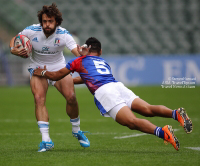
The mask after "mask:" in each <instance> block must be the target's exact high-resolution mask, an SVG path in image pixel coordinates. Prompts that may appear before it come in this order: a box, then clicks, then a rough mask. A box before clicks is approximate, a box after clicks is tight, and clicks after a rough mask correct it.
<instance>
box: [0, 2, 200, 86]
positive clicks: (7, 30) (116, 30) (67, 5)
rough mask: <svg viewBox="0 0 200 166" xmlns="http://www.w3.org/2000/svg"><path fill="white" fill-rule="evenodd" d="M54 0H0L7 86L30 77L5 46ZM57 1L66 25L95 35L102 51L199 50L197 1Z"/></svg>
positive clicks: (82, 35)
mask: <svg viewBox="0 0 200 166" xmlns="http://www.w3.org/2000/svg"><path fill="white" fill-rule="evenodd" d="M52 2H53V1H49V0H9V3H8V1H6V0H0V5H1V10H0V31H1V32H0V41H1V43H3V44H1V48H0V49H1V54H0V57H1V61H0V62H1V64H2V65H1V68H0V74H1V78H0V85H4V84H8V81H7V82H6V80H8V78H12V77H16V78H21V79H22V80H21V81H19V80H17V81H15V83H14V84H23V83H24V82H25V81H24V80H25V79H27V78H24V77H21V76H20V75H21V73H23V72H22V70H23V68H22V67H21V68H19V66H20V65H23V63H24V60H23V59H21V58H18V57H15V56H13V55H10V53H9V50H8V48H7V46H8V43H9V40H10V39H11V37H13V36H14V35H16V34H17V33H18V32H20V31H21V30H23V29H24V28H25V27H27V26H29V25H31V24H33V23H38V20H37V11H39V10H40V9H41V8H42V6H43V5H51V3H52ZM56 4H57V6H58V8H59V9H60V10H61V12H62V14H63V19H64V21H63V23H62V27H65V28H66V29H67V30H68V31H69V32H71V33H74V32H75V33H76V34H77V36H78V38H79V39H80V43H84V42H85V40H86V39H87V38H88V37H89V36H95V37H97V38H98V39H99V40H100V41H101V42H102V47H103V53H104V55H107V56H109V55H110V56H112V55H116V54H117V55H125V54H129V55H140V56H141V55H169V54H180V55H183V56H184V55H186V54H198V53H200V47H199V46H200V1H199V0H151V1H150V0H56ZM5 55H6V59H5V58H2V57H3V56H5ZM7 61H8V62H7ZM26 61H27V60H26ZM16 62H17V63H16ZM6 64H11V65H9V67H8V66H7V65H6ZM6 66H7V67H6ZM13 70H14V71H15V73H13ZM5 71H6V72H5ZM8 73H13V74H12V75H13V76H9V74H8ZM14 80H16V79H14ZM10 82H13V81H10ZM9 84H12V83H9Z"/></svg>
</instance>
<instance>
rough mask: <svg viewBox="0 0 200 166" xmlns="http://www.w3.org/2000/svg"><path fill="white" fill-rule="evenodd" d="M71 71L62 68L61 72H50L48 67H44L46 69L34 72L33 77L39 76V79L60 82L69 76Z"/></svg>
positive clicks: (38, 69)
mask: <svg viewBox="0 0 200 166" xmlns="http://www.w3.org/2000/svg"><path fill="white" fill-rule="evenodd" d="M70 72H71V71H70V70H68V69H67V68H65V67H64V68H62V69H60V70H59V71H55V72H50V71H47V70H46V66H44V69H41V68H37V69H35V70H34V73H33V75H34V76H39V77H45V78H47V79H50V80H53V81H58V80H60V79H62V78H63V77H65V76H66V75H68V74H69V73H70Z"/></svg>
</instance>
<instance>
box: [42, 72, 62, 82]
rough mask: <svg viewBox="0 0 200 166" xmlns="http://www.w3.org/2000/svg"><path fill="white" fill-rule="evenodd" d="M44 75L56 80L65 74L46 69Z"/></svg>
mask: <svg viewBox="0 0 200 166" xmlns="http://www.w3.org/2000/svg"><path fill="white" fill-rule="evenodd" d="M44 77H45V78H47V79H50V80H53V81H58V80H60V79H62V78H63V77H65V75H61V74H58V72H49V71H46V72H45V74H44Z"/></svg>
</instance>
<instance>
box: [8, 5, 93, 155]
mask: <svg viewBox="0 0 200 166" xmlns="http://www.w3.org/2000/svg"><path fill="white" fill-rule="evenodd" d="M38 20H39V24H33V25H31V26H28V27H26V28H25V29H24V30H23V31H21V32H20V33H19V34H20V35H25V36H27V37H28V38H29V39H30V41H31V43H32V47H33V54H32V56H30V60H31V62H32V63H31V64H30V65H29V68H28V71H29V72H30V87H31V91H32V93H33V96H34V102H35V115H36V119H37V123H38V127H39V130H40V132H41V134H42V142H41V143H40V145H39V150H38V152H45V151H48V150H50V149H52V148H53V147H54V143H53V142H52V140H51V138H50V136H49V115H48V110H47V108H46V94H47V91H48V85H52V86H55V87H56V89H57V90H58V91H59V92H60V93H61V94H62V95H63V96H64V98H65V99H66V103H67V104H66V112H67V114H68V115H69V117H70V122H71V124H72V134H73V136H75V137H76V138H78V140H79V143H80V145H81V146H83V147H89V146H90V142H89V140H88V139H87V137H86V136H85V135H84V132H82V131H81V130H80V118H79V109H78V103H77V100H76V95H75V92H74V84H73V79H72V77H71V75H68V76H66V77H64V78H63V79H61V80H59V81H52V80H49V79H46V78H41V77H38V76H33V70H34V69H35V68H37V67H43V66H44V65H47V69H48V70H49V71H57V70H60V69H61V68H63V67H65V66H66V62H65V58H64V56H63V50H64V48H65V47H67V48H68V49H69V50H70V51H71V52H72V53H73V54H74V55H75V56H79V53H78V51H77V45H76V42H75V41H74V39H73V37H72V36H71V34H70V33H69V32H68V31H67V30H66V29H65V28H63V27H61V26H60V25H61V23H62V21H63V19H62V13H61V12H60V11H59V10H58V8H57V6H56V4H55V3H53V4H52V5H50V6H46V5H45V6H43V7H42V10H40V11H39V12H38ZM14 40H15V37H13V38H12V39H11V41H10V48H11V53H12V54H14V55H17V56H20V57H27V52H26V50H25V49H24V48H23V49H19V46H20V45H18V46H16V47H14ZM55 111H59V110H55Z"/></svg>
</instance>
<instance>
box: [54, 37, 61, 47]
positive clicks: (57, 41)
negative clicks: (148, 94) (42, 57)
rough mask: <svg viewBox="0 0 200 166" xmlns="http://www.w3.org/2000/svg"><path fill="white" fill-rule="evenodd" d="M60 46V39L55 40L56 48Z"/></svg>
mask: <svg viewBox="0 0 200 166" xmlns="http://www.w3.org/2000/svg"><path fill="white" fill-rule="evenodd" d="M59 44H60V39H59V38H55V41H54V46H59Z"/></svg>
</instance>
